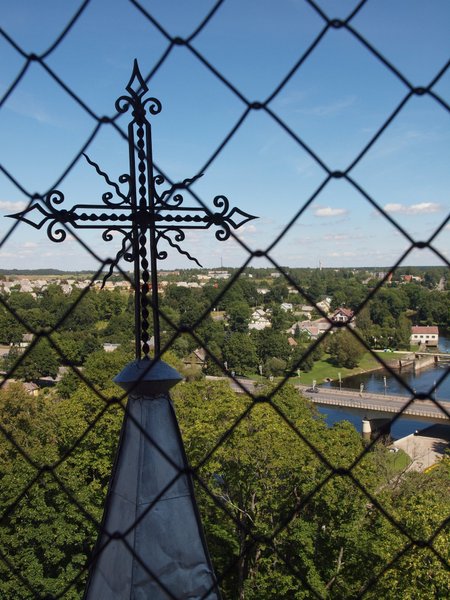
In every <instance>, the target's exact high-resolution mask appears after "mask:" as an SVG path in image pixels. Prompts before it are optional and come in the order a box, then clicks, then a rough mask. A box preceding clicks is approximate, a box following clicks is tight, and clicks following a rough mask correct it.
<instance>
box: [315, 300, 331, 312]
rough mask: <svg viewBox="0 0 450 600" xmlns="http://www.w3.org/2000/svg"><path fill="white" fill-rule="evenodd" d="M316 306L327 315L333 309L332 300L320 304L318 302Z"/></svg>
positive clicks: (322, 301)
mask: <svg viewBox="0 0 450 600" xmlns="http://www.w3.org/2000/svg"><path fill="white" fill-rule="evenodd" d="M316 306H317V308H318V309H319V310H321V311H322V312H323V313H325V314H326V315H327V314H328V313H329V312H330V309H331V298H324V299H323V300H321V301H320V302H317V304H316Z"/></svg>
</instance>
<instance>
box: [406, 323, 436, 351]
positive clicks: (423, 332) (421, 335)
mask: <svg viewBox="0 0 450 600" xmlns="http://www.w3.org/2000/svg"><path fill="white" fill-rule="evenodd" d="M410 343H411V344H419V345H422V344H423V345H425V346H437V345H438V343H439V329H438V327H436V326H435V325H426V326H422V325H413V326H412V327H411V339H410Z"/></svg>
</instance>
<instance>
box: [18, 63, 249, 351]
mask: <svg viewBox="0 0 450 600" xmlns="http://www.w3.org/2000/svg"><path fill="white" fill-rule="evenodd" d="M126 89H127V92H128V94H129V95H123V96H120V98H118V100H117V101H116V109H117V111H118V112H119V113H125V112H127V111H128V109H129V108H130V107H131V108H132V111H133V112H132V117H131V120H130V123H129V138H128V146H129V152H130V165H129V166H130V172H129V173H128V174H123V175H121V176H120V177H119V179H118V183H116V182H115V181H112V180H111V179H110V177H109V176H108V175H107V174H106V173H105V172H104V171H102V169H101V168H100V166H99V165H98V164H97V163H96V162H94V161H93V160H92V159H90V158H89V156H87V155H86V154H84V157H85V159H86V161H87V163H88V164H89V165H90V166H92V167H93V168H94V169H95V171H96V172H97V174H98V175H100V176H101V177H102V178H103V180H104V181H105V182H106V184H107V185H108V186H109V188H110V189H109V190H108V191H106V192H105V193H104V194H103V195H102V204H100V203H99V204H95V205H92V204H75V205H73V206H72V207H71V208H69V209H68V210H67V209H63V208H58V207H59V206H60V205H61V204H62V203H63V202H64V195H63V194H62V192H60V191H59V190H52V191H50V192H49V193H48V194H47V195H46V196H45V197H44V198H42V197H33V202H32V203H30V204H29V205H28V206H27V208H26V209H24V210H22V211H21V212H19V213H16V214H14V215H9V216H10V217H12V218H14V219H17V220H20V221H21V222H23V223H27V224H29V225H31V226H32V227H34V228H36V229H41V228H42V227H44V226H46V227H47V235H48V237H49V239H50V240H51V241H53V242H57V243H60V242H63V241H64V240H65V239H66V238H67V233H70V231H71V228H72V227H73V228H76V229H102V230H103V232H102V239H103V240H104V241H105V242H111V241H113V240H114V239H115V237H116V234H120V236H121V237H122V243H121V248H120V250H119V251H118V252H117V254H116V256H115V257H114V258H109V259H107V260H106V261H105V263H104V265H105V269H106V268H107V269H108V272H107V273H106V275H105V276H104V278H103V285H102V287H103V286H104V285H105V283H106V281H107V280H108V278H109V277H111V275H112V274H113V272H114V269H116V268H118V265H119V262H120V261H122V260H124V261H126V262H129V263H130V262H131V263H134V273H135V281H134V287H135V290H140V291H138V292H137V294H136V305H135V311H136V315H137V316H136V318H137V321H136V322H137V323H138V325H139V327H137V329H138V330H139V331H137V336H138V339H137V343H136V348H137V349H139V350H138V351H137V356H138V357H140V356H141V350H142V352H143V353H144V355H145V357H148V354H149V344H148V340H149V318H150V312H152V314H153V324H154V336H155V355H156V356H158V353H159V350H160V339H159V311H158V294H157V290H158V281H157V269H156V266H155V265H156V260H165V259H166V258H167V257H168V252H167V250H165V249H161V248H160V247H159V244H160V243H162V242H164V243H166V244H168V246H170V248H173V249H175V250H176V251H177V252H178V253H179V254H181V255H182V256H184V257H186V258H187V259H189V260H190V261H192V262H194V263H196V264H197V265H198V266H199V267H201V266H202V265H201V264H200V262H199V261H198V260H197V259H196V258H195V257H194V256H192V255H191V254H190V253H189V252H188V251H187V250H184V249H183V248H182V244H183V242H184V241H185V237H186V234H185V231H187V230H194V229H209V228H210V227H214V228H215V229H216V232H215V237H216V239H217V240H219V241H225V240H227V239H228V238H229V237H230V235H231V229H237V228H239V227H241V226H242V225H243V224H244V223H246V222H248V221H249V220H251V219H254V218H255V217H254V216H252V215H250V214H247V213H245V212H243V211H241V210H240V209H238V208H232V209H231V210H230V203H229V201H228V198H226V197H225V196H222V195H219V196H216V197H215V198H214V199H213V206H214V208H213V209H212V210H209V209H207V208H205V207H203V206H198V205H197V206H184V198H183V193H182V192H183V190H186V191H189V187H190V186H191V185H192V184H194V183H195V182H196V181H197V180H198V179H199V178H200V177H202V175H203V174H202V173H199V174H198V175H195V176H194V177H191V178H187V179H184V180H183V181H182V182H181V183H175V184H173V185H170V186H168V188H169V189H166V190H164V191H162V192H159V193H158V191H157V189H156V188H158V187H159V186H162V185H163V184H164V183H165V182H166V179H165V178H164V176H163V175H161V174H158V175H156V176H154V175H153V169H154V165H153V163H152V155H151V152H150V153H149V155H147V151H146V148H147V145H148V144H151V139H150V131H151V126H150V122H149V120H148V119H147V117H146V112H147V111H148V112H149V113H150V114H151V115H156V114H158V113H159V112H160V111H161V110H162V106H161V103H160V102H159V100H157V99H156V98H147V99H144V96H145V94H146V93H147V92H148V86H147V84H146V82H145V81H144V79H143V78H142V75H141V73H140V72H139V68H138V65H137V62H136V61H135V63H134V68H133V73H132V75H131V78H130V81H129V83H128V86H127V88H126ZM124 184H125V185H126V186H127V188H124V187H123V185H124ZM122 189H125V190H126V192H125V193H124V192H122ZM66 226H67V227H68V228H67V229H66ZM150 267H151V268H150ZM150 308H151V311H150Z"/></svg>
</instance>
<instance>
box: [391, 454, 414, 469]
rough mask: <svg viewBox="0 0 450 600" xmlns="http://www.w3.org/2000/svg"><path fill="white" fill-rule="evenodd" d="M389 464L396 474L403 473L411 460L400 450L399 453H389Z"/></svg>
mask: <svg viewBox="0 0 450 600" xmlns="http://www.w3.org/2000/svg"><path fill="white" fill-rule="evenodd" d="M388 462H389V466H390V468H391V469H392V471H393V472H394V473H401V472H402V471H404V470H405V469H406V467H407V466H408V465H409V464H410V463H411V458H410V457H409V456H408V455H407V454H406V452H404V451H403V450H401V449H400V450H399V451H398V452H389V455H388Z"/></svg>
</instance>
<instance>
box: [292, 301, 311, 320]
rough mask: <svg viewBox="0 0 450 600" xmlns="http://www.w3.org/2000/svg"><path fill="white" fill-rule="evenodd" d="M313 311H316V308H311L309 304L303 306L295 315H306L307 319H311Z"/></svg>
mask: <svg viewBox="0 0 450 600" xmlns="http://www.w3.org/2000/svg"><path fill="white" fill-rule="evenodd" d="M313 310H314V306H309V304H303V305H302V306H301V307H300V310H299V311H296V313H295V314H299V315H305V316H306V317H308V318H309V319H310V318H311V315H312V313H313Z"/></svg>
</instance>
